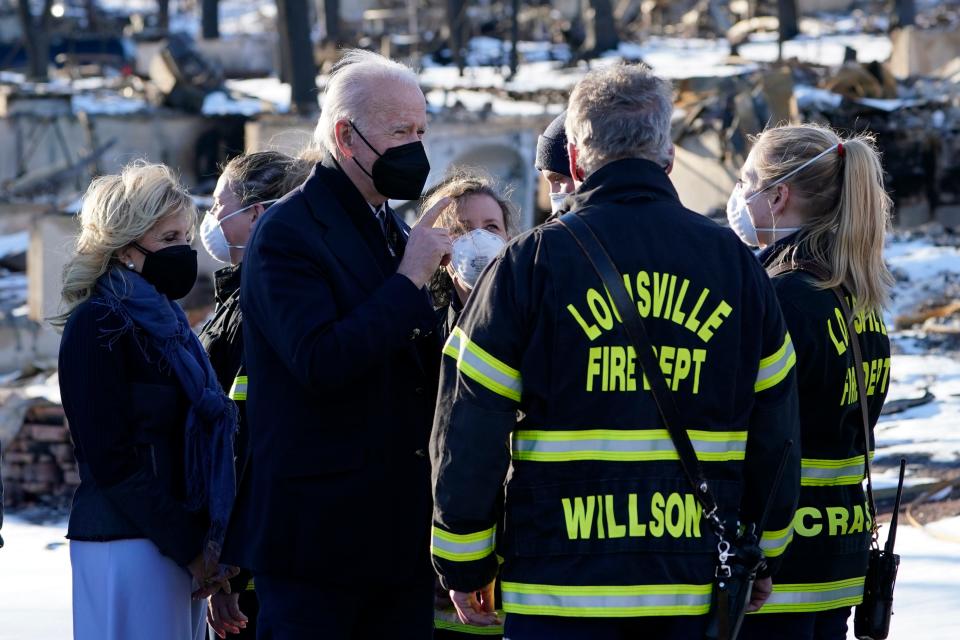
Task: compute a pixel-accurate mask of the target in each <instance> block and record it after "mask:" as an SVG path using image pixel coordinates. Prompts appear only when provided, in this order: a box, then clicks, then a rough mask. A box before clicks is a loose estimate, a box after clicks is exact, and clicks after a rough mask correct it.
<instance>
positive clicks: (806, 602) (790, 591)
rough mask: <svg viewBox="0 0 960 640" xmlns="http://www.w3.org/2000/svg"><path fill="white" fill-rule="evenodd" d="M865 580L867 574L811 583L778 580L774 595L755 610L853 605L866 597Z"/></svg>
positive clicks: (806, 610)
mask: <svg viewBox="0 0 960 640" xmlns="http://www.w3.org/2000/svg"><path fill="white" fill-rule="evenodd" d="M863 583H864V578H863V577H860V578H850V579H848V580H835V581H833V582H814V583H808V584H777V583H776V582H774V583H773V593H772V594H770V598H769V599H767V601H766V602H765V603H764V605H763V607H762V608H761V609H760V611H757V612H755V613H756V614H763V613H810V612H814V611H828V610H830V609H838V608H840V607H853V606H856V605H858V604H860V602H861V601H862V600H863Z"/></svg>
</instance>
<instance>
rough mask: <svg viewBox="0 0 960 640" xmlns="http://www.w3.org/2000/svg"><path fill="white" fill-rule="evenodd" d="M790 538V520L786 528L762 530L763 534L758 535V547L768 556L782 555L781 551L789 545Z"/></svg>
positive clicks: (791, 533)
mask: <svg viewBox="0 0 960 640" xmlns="http://www.w3.org/2000/svg"><path fill="white" fill-rule="evenodd" d="M791 540H793V523H792V522H791V523H790V526H788V527H787V528H786V529H781V530H779V531H764V532H763V535H762V536H760V548H761V549H763V554H764V555H765V556H767V557H768V558H776V557H777V556H779V555H783V552H784V551H786V550H787V547H788V546H789V545H790V541H791Z"/></svg>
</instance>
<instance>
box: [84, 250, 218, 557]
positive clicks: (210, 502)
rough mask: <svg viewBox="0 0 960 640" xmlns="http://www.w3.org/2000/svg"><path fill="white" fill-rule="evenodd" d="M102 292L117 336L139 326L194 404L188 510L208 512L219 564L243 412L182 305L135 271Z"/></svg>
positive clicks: (102, 286) (208, 545) (116, 272)
mask: <svg viewBox="0 0 960 640" xmlns="http://www.w3.org/2000/svg"><path fill="white" fill-rule="evenodd" d="M97 293H99V294H100V295H101V296H102V297H103V300H104V303H105V304H106V306H108V307H109V308H110V309H111V310H112V311H113V312H114V313H116V314H117V315H119V316H120V317H121V318H122V319H123V320H124V326H123V327H122V328H121V329H119V330H114V331H111V332H110V333H111V334H112V335H111V336H110V337H111V338H113V339H116V338H117V337H119V336H120V335H121V334H123V333H126V332H127V331H132V330H133V329H134V327H136V328H139V329H140V332H141V333H140V336H138V338H139V341H140V343H141V344H144V343H145V344H146V345H149V346H152V347H154V349H151V351H154V352H155V353H159V354H160V357H161V360H162V361H161V362H160V365H161V366H164V367H169V369H170V370H171V371H172V372H173V374H174V375H175V376H176V377H177V380H179V381H180V386H181V387H182V388H183V390H184V391H185V392H186V395H187V398H188V399H189V400H190V409H189V411H188V412H187V423H186V428H185V437H184V443H185V447H184V450H185V456H186V459H185V463H186V464H185V468H186V488H187V500H186V506H187V509H188V510H190V511H200V510H201V509H203V508H204V507H205V508H206V509H207V511H208V513H209V517H210V529H209V530H208V531H207V535H206V538H205V540H204V545H203V554H204V557H205V558H206V560H207V561H208V562H210V563H214V562H216V561H217V560H218V559H219V556H220V551H221V549H222V546H223V538H224V535H225V534H226V530H227V521H228V520H229V518H230V511H231V510H232V509H233V501H234V498H235V497H236V478H235V471H234V459H233V456H234V453H233V441H234V437H235V435H236V432H237V407H236V405H235V404H234V403H233V401H232V400H230V399H229V398H228V397H227V396H226V395H225V394H224V393H223V389H221V388H220V383H219V382H218V381H217V376H216V373H215V372H214V370H213V367H212V366H211V364H210V359H209V358H208V357H207V354H206V352H205V351H204V350H203V346H202V345H201V344H200V340H198V339H197V336H196V335H194V333H193V331H192V330H191V329H190V323H189V322H188V321H187V317H186V315H185V314H184V313H183V310H182V309H181V308H180V305H178V304H177V303H176V302H172V301H170V300H169V299H167V297H166V296H164V295H163V294H161V293H159V292H158V291H157V290H156V288H154V286H153V285H151V284H150V283H149V282H147V281H146V280H144V279H143V277H142V276H141V275H140V274H138V273H136V272H134V271H127V270H125V269H121V268H119V267H114V268H112V269H110V270H109V271H107V273H105V274H104V275H102V276H101V277H100V279H99V280H98V281H97Z"/></svg>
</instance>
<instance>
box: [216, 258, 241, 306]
mask: <svg viewBox="0 0 960 640" xmlns="http://www.w3.org/2000/svg"><path fill="white" fill-rule="evenodd" d="M213 288H214V291H215V292H216V299H217V304H223V303H224V302H226V301H227V299H228V298H230V296H232V295H233V294H234V292H236V291H237V289H239V288H240V265H239V264H231V265H227V266H226V267H224V268H223V269H218V270H217V271H216V273H214V274H213Z"/></svg>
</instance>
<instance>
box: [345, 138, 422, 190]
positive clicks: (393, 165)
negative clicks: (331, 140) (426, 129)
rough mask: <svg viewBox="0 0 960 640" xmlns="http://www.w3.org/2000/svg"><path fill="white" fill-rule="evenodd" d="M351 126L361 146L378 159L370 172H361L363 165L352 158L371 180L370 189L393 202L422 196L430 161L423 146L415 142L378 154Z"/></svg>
mask: <svg viewBox="0 0 960 640" xmlns="http://www.w3.org/2000/svg"><path fill="white" fill-rule="evenodd" d="M350 126H351V127H353V130H354V131H356V132H357V135H358V136H360V139H361V140H363V143H364V144H365V145H367V146H368V147H370V150H371V151H373V152H374V153H375V154H377V156H379V157H378V158H377V159H376V160H375V161H374V163H373V168H372V170H371V171H367V170H366V169H364V168H363V165H361V164H360V163H359V162H357V159H356V157H354V158H353V161H354V162H356V163H357V166H358V167H360V170H361V171H363V172H364V173H365V174H367V175H368V176H369V177H370V179H371V180H373V186H374V187H375V188H376V189H377V192H379V193H380V194H381V195H384V196H386V197H388V198H392V199H394V200H417V199H419V198H420V194H421V193H423V185H425V184H426V183H427V175H429V173H430V161H429V160H427V152H426V151H425V150H424V148H423V143H422V142H420V141H419V140H417V141H416V142H410V143H408V144H402V145H400V146H399V147H390V148H389V149H387V150H386V151H384V152H383V153H380V152H379V151H377V150H376V149H374V148H373V145H372V144H370V143H369V142H367V139H366V138H364V137H363V134H362V133H360V130H359V129H357V125H355V124H353V122H351V123H350Z"/></svg>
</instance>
